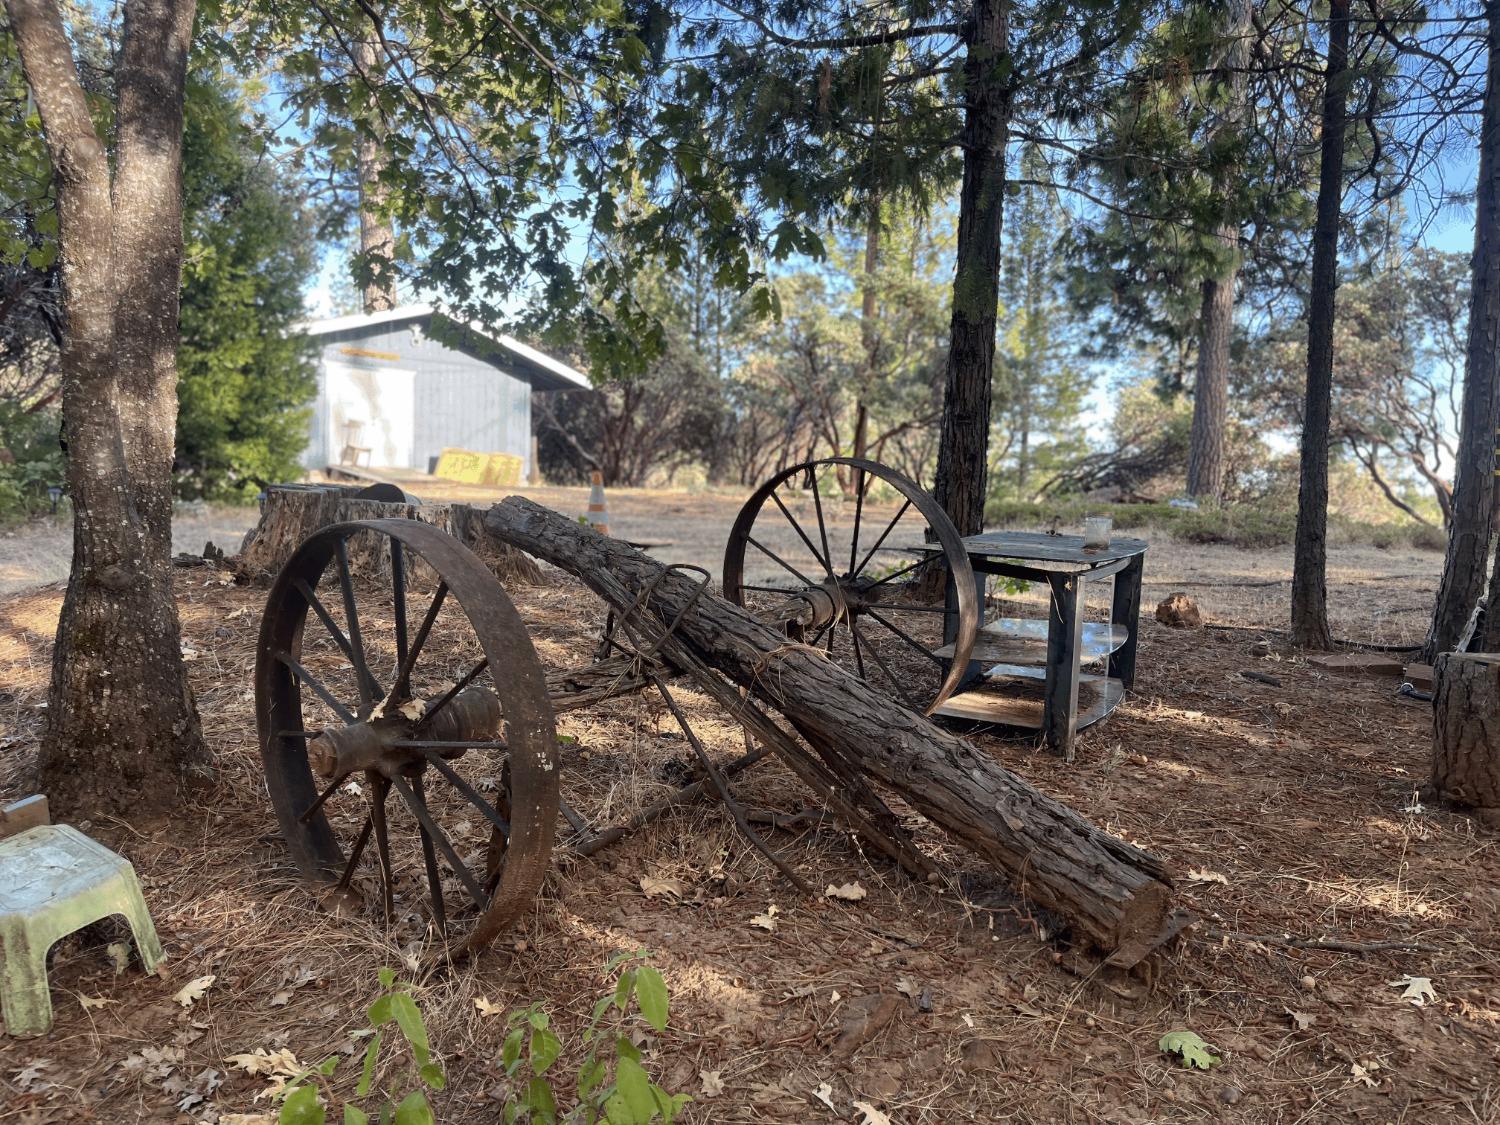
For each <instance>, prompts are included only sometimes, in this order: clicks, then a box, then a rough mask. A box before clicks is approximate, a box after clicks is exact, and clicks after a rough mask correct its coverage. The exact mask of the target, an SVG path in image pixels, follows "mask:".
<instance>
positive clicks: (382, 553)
mask: <svg viewBox="0 0 1500 1125" xmlns="http://www.w3.org/2000/svg"><path fill="white" fill-rule="evenodd" d="M362 491H364V490H363V489H360V488H354V487H350V486H347V485H275V486H273V487H271V488H269V489H267V490H266V502H265V508H264V510H263V511H262V512H261V517H260V522H259V523H258V524H257V525H256V527H255V528H254V530H253V531H251V532H250V534H249V535H247V536H246V539H245V542H244V543H243V544H242V545H241V548H240V556H239V560H238V565H239V568H240V570H241V571H242V572H243V573H245V574H248V575H251V576H252V577H268V576H270V575H274V574H276V573H277V572H278V571H279V570H280V569H281V568H282V566H284V565H285V564H286V561H287V559H289V558H291V557H292V553H293V552H294V551H296V549H297V548H298V547H300V546H301V545H302V544H303V543H304V542H305V541H306V540H307V539H308V537H309V536H311V535H312V534H313V532H315V531H317V530H318V529H319V528H323V527H327V526H328V525H329V524H333V523H347V522H349V521H351V520H375V519H411V520H421V521H422V522H423V523H430V524H433V525H434V526H437V527H441V528H443V529H444V530H445V531H447V532H448V533H449V534H450V535H452V536H454V537H455V538H456V539H458V540H459V541H460V542H461V543H463V545H464V546H466V547H468V548H469V549H470V550H471V551H473V552H474V553H475V554H476V555H478V556H479V557H480V558H481V559H482V560H484V562H485V563H486V564H487V565H488V566H489V568H490V569H491V570H492V571H494V573H495V576H496V577H497V578H499V579H500V581H501V582H503V583H516V584H521V585H539V584H540V583H541V581H542V576H541V571H539V570H538V569H537V565H536V563H535V562H533V561H532V560H531V559H530V558H528V557H527V556H526V555H524V554H523V553H521V552H520V551H518V550H516V549H515V548H513V547H510V546H508V545H506V544H505V543H501V542H499V541H498V540H494V539H491V538H490V536H489V535H488V533H487V532H486V531H485V528H484V509H482V508H475V507H472V506H470V505H468V504H416V503H392V502H387V501H380V500H370V499H363V498H361V497H360V495H359V494H360V493H361V492H362ZM349 565H350V568H351V569H352V570H353V571H354V572H355V573H356V574H365V575H372V576H375V577H379V578H381V579H389V578H390V571H391V560H390V551H389V541H388V540H386V539H385V538H384V537H382V536H378V535H365V534H361V535H357V536H355V537H353V538H352V539H351V540H350V541H349ZM408 566H410V567H411V568H412V570H411V575H410V577H412V578H414V579H416V580H419V581H420V580H425V578H428V577H430V575H424V574H423V568H422V564H421V563H420V562H418V561H417V560H415V559H412V558H411V557H410V556H409V555H408Z"/></svg>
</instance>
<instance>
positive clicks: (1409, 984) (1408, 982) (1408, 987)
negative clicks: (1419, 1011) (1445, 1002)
mask: <svg viewBox="0 0 1500 1125" xmlns="http://www.w3.org/2000/svg"><path fill="white" fill-rule="evenodd" d="M1390 986H1391V987H1392V988H1399V989H1401V999H1403V1000H1410V1001H1411V1002H1412V1004H1414V1005H1415V1006H1416V1007H1418V1008H1420V1007H1421V1006H1422V1005H1423V1004H1426V1003H1427V1002H1428V1001H1429V1000H1436V999H1437V992H1436V991H1435V990H1434V989H1433V987H1432V979H1431V978H1430V977H1414V976H1410V975H1407V976H1403V977H1401V978H1400V979H1399V980H1393V981H1391V982H1390Z"/></svg>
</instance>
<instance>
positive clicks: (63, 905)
mask: <svg viewBox="0 0 1500 1125" xmlns="http://www.w3.org/2000/svg"><path fill="white" fill-rule="evenodd" d="M42 807H43V809H45V804H44V805H43V806H42ZM15 809H16V806H14V805H13V806H10V808H8V809H6V810H4V813H0V835H3V827H4V821H5V820H6V819H11V818H14V811H15ZM6 814H10V815H9V816H7V815H6ZM42 815H43V818H44V819H45V812H43V814H42ZM114 914H123V915H124V916H125V920H126V922H128V923H129V924H130V932H131V934H132V935H134V937H135V947H136V949H137V950H139V951H140V955H141V961H142V962H143V963H144V964H145V966H146V971H147V972H148V973H149V972H155V971H156V966H157V965H159V964H160V963H161V962H162V960H163V957H162V951H161V942H159V941H158V940H157V937H156V927H155V926H153V925H152V924H151V914H150V912H149V911H148V910H147V909H146V900H145V898H144V897H143V896H142V895H141V884H140V881H139V880H138V879H136V877H135V868H133V867H131V866H130V861H129V860H127V859H125V858H124V857H123V856H119V855H116V854H115V853H114V852H112V851H110V850H109V849H108V848H106V847H105V846H104V845H103V844H101V843H99V842H98V841H96V840H91V839H89V838H88V837H87V836H85V835H84V834H83V833H82V832H79V831H78V830H77V829H76V828H73V827H71V826H69V825H66V824H41V825H36V826H34V827H30V828H26V829H24V830H22V831H21V832H19V833H17V834H15V835H11V836H6V837H5V838H3V839H0V959H3V961H4V964H3V966H0V970H3V971H0V1015H3V1016H4V1017H5V1030H6V1031H7V1032H8V1033H9V1034H11V1035H13V1036H16V1037H17V1038H21V1039H28V1038H32V1037H34V1036H37V1035H45V1034H46V1033H47V1032H48V1031H49V1030H50V1029H51V1027H52V994H51V992H50V990H49V989H48V987H47V951H48V950H49V949H51V948H52V945H53V943H54V942H56V941H57V940H58V939H59V938H63V937H66V936H67V935H68V934H71V933H73V932H74V931H75V930H81V929H82V928H83V927H84V926H87V925H89V924H90V923H91V922H97V921H99V920H100V919H101V918H108V917H110V916H111V915H114Z"/></svg>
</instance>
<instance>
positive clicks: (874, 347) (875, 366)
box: [851, 192, 880, 478]
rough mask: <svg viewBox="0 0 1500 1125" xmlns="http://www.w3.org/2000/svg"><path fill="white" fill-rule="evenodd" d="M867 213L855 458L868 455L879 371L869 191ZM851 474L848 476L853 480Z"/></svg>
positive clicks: (876, 250) (875, 246)
mask: <svg viewBox="0 0 1500 1125" xmlns="http://www.w3.org/2000/svg"><path fill="white" fill-rule="evenodd" d="M869 207H870V214H869V218H868V219H866V222H865V269H864V280H863V289H862V291H861V292H860V300H859V339H860V345H861V346H862V348H863V349H864V353H865V354H864V373H863V377H862V378H861V380H860V385H859V387H858V393H859V401H857V402H856V403H855V404H854V456H855V457H859V458H863V457H866V456H868V451H869V448H870V407H869V399H870V395H871V394H872V393H873V392H874V389H875V380H876V378H877V377H878V374H879V370H880V320H879V316H880V307H879V303H878V300H877V297H878V293H877V287H878V284H879V277H880V193H879V192H871V193H870V200H869ZM852 476H853V474H851V478H852Z"/></svg>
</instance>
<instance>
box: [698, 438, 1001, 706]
mask: <svg viewBox="0 0 1500 1125" xmlns="http://www.w3.org/2000/svg"><path fill="white" fill-rule="evenodd" d="M935 568H936V569H942V568H946V570H947V573H948V574H951V575H952V577H953V585H952V590H953V595H954V596H953V597H952V598H950V600H949V604H944V601H943V600H942V596H941V594H939V595H938V597H937V600H933V598H932V597H931V591H932V589H933V587H934V585H936V588H937V589H938V590H941V589H942V585H941V583H936V584H935V583H929V582H927V581H926V579H927V577H928V576H929V574H931V572H932V571H933V570H934V569H935ZM724 596H725V597H726V598H728V599H730V600H731V601H733V602H737V603H738V604H740V605H742V606H745V607H747V608H749V609H751V610H752V611H770V610H772V609H774V608H775V607H777V606H778V605H779V604H785V602H786V600H787V599H788V598H798V599H801V600H803V601H805V602H806V604H807V606H808V609H809V615H810V621H809V623H808V624H807V625H806V626H805V627H804V628H803V640H804V642H805V643H808V644H812V645H815V646H817V647H821V648H823V649H824V650H825V651H827V653H828V655H829V657H830V658H831V659H833V660H836V661H837V662H838V663H839V664H840V665H842V666H843V667H844V668H846V669H847V670H849V671H850V672H853V673H854V674H855V675H857V676H859V677H860V678H861V679H863V680H865V681H867V682H868V683H870V684H871V686H874V687H878V688H880V689H881V690H885V691H889V692H891V693H892V695H893V696H894V698H896V699H899V700H901V701H902V702H903V703H904V704H906V706H908V707H910V708H911V709H912V710H915V711H919V712H922V713H924V714H930V713H931V712H932V711H933V710H935V709H936V708H937V707H940V706H941V705H942V703H943V701H944V700H946V699H947V698H948V697H949V696H950V695H952V694H953V692H954V690H955V689H957V688H958V687H959V686H960V685H961V684H962V683H963V681H964V679H965V677H966V675H967V672H968V664H969V653H970V652H971V650H972V649H973V647H974V638H975V636H976V634H977V633H978V631H979V611H980V605H979V595H978V591H977V590H976V588H975V585H974V572H973V569H972V568H971V567H970V565H969V556H968V554H967V552H965V550H964V545H963V539H962V537H961V536H960V535H959V534H958V529H957V528H955V527H954V526H953V521H951V520H950V519H949V518H948V516H947V513H945V512H944V511H943V509H942V508H941V507H939V506H938V503H937V501H936V500H934V499H933V498H932V496H931V495H930V494H929V493H928V492H926V491H925V490H924V489H922V488H921V487H920V486H919V485H918V484H917V483H916V482H915V481H913V480H911V479H910V478H909V477H906V476H903V475H902V474H901V473H898V472H896V471H895V470H894V469H891V468H888V467H887V466H885V465H882V464H880V463H879V462H876V461H868V460H864V459H860V458H854V457H828V458H825V459H823V460H821V461H809V462H805V463H803V464H800V465H793V466H792V467H791V468H789V469H786V470H784V471H782V472H780V473H777V474H776V475H775V476H774V477H772V478H771V479H770V480H768V481H766V483H765V484H763V485H761V486H760V488H758V489H757V490H756V491H755V493H754V495H752V496H751V497H750V499H749V500H747V501H746V502H745V506H744V507H743V508H741V509H740V514H739V517H738V518H737V519H736V520H735V522H734V527H733V529H732V530H731V531H730V533H729V545H728V547H727V548H726V549H725V552H724Z"/></svg>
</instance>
